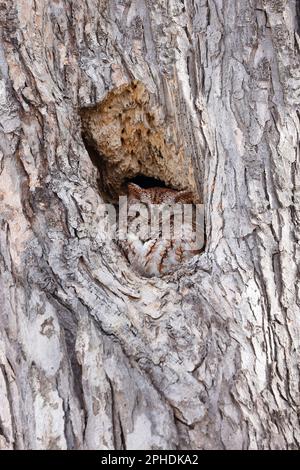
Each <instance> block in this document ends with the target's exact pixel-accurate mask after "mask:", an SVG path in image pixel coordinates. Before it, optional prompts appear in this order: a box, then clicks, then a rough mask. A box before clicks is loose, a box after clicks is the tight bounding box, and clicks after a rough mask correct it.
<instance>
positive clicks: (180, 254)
mask: <svg viewBox="0 0 300 470" xmlns="http://www.w3.org/2000/svg"><path fill="white" fill-rule="evenodd" d="M195 207H196V206H195V204H193V194H192V193H191V192H190V191H176V190H174V189H168V188H160V187H154V188H148V189H144V188H141V187H139V186H138V185H137V184H134V183H130V184H128V198H127V231H126V236H125V237H122V239H119V245H120V246H121V249H122V250H123V252H124V254H125V256H126V257H127V259H128V261H129V263H130V264H131V266H132V267H133V269H134V270H135V271H137V272H138V273H139V274H141V275H142V276H145V277H153V276H163V275H165V274H168V273H171V272H173V271H174V269H176V267H178V265H179V264H181V263H182V262H183V261H185V260H187V259H189V258H191V257H193V256H195V255H197V254H199V253H200V252H201V249H202V246H203V236H202V235H201V234H200V232H201V227H200V225H199V223H198V220H197V213H196V211H195Z"/></svg>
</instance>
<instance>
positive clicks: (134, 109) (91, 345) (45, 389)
mask: <svg viewBox="0 0 300 470" xmlns="http://www.w3.org/2000/svg"><path fill="white" fill-rule="evenodd" d="M297 14H298V16H297ZM299 14H300V12H299V8H298V7H297V5H296V0H239V1H238V0H151V1H150V0H85V1H82V0H39V1H35V0H0V25H1V49H0V65H1V71H0V122H1V129H0V131H1V140H0V146H1V147H0V162H1V165H0V171H1V176H0V201H1V202H0V204H1V205H0V207H1V239H0V252H1V254H0V270H1V278H0V281H1V315H0V448H1V449H67V448H69V449H293V448H294V449H295V448H299V445H300V430H299V411H300V408H299V407H300V395H299V372H300V371H299V352H300V298H299V296H300V293H299V290H300V280H299V260H300V255H299V251H300V245H299V243H300V242H299V241H300V230H299V219H300V207H299V204H300V193H299V185H300V183H299V181H300V179H299V130H300V125H299V116H300V114H299V101H300V67H299V57H300V37H299V25H300V16H299ZM109 106H111V108H109ZM122 131H123V134H125V136H123V137H122ZM134 136H135V137H134ZM137 174H144V175H145V176H148V177H154V178H157V179H160V180H161V181H162V182H165V183H166V184H167V185H171V186H172V187H174V188H175V189H182V188H186V187H191V188H193V189H195V188H197V191H198V197H199V199H200V200H201V201H203V203H204V204H205V217H206V237H207V239H206V247H205V251H204V252H203V253H202V254H201V255H200V256H198V257H196V258H194V259H193V261H191V262H189V263H188V264H186V265H183V266H182V267H180V269H178V271H177V272H176V273H175V274H173V275H168V276H166V277H162V278H152V279H146V278H142V277H141V276H138V275H137V274H136V273H135V272H133V270H132V269H131V267H130V266H129V265H128V263H127V261H126V259H125V258H124V256H123V255H122V254H121V253H120V251H119V249H118V247H117V246H116V244H115V242H114V241H113V240H111V239H110V238H109V237H108V236H107V234H106V233H105V231H104V229H103V230H102V227H101V226H100V227H99V225H98V224H97V220H96V217H95V214H96V213H97V209H98V207H99V205H100V204H101V202H102V198H103V197H104V198H105V196H107V197H108V196H109V197H112V198H113V197H116V195H118V194H119V193H121V192H122V187H124V182H125V180H126V178H133V177H134V176H136V175H137ZM122 185H123V186H122ZM114 192H115V194H114Z"/></svg>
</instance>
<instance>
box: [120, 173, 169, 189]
mask: <svg viewBox="0 0 300 470" xmlns="http://www.w3.org/2000/svg"><path fill="white" fill-rule="evenodd" d="M128 183H135V184H137V185H139V186H140V187H141V188H144V189H148V188H155V187H160V188H166V187H167V186H166V184H165V182H164V181H162V180H158V179H156V178H152V177H150V176H145V175H136V176H135V177H134V178H128V179H127V180H126V181H125V184H128Z"/></svg>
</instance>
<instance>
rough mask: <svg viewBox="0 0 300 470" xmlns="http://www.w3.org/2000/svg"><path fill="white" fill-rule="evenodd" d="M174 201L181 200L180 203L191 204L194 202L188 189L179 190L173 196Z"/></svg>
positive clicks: (192, 195)
mask: <svg viewBox="0 0 300 470" xmlns="http://www.w3.org/2000/svg"><path fill="white" fill-rule="evenodd" d="M175 202H181V203H182V204H192V203H193V202H194V194H193V192H192V191H189V190H188V189H184V190H183V191H179V192H178V194H176V196H175Z"/></svg>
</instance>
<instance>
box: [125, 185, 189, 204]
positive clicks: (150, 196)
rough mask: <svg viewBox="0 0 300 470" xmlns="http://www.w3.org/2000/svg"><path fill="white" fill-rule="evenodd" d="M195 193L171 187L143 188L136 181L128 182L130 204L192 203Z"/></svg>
mask: <svg viewBox="0 0 300 470" xmlns="http://www.w3.org/2000/svg"><path fill="white" fill-rule="evenodd" d="M193 200H194V195H193V193H192V192H191V191H189V190H183V191H177V190H176V189H169V188H160V187H155V188H141V187H140V186H138V185H137V184H135V183H129V184H128V202H129V204H132V203H133V204H134V203H137V202H139V203H143V204H192V203H193Z"/></svg>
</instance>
